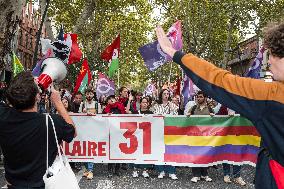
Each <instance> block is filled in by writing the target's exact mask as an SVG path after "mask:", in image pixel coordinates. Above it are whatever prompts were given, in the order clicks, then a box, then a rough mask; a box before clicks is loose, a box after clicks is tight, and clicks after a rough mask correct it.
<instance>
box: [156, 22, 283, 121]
mask: <svg viewBox="0 0 284 189" xmlns="http://www.w3.org/2000/svg"><path fill="white" fill-rule="evenodd" d="M156 33H157V37H158V41H159V43H160V45H161V48H162V49H163V51H164V52H166V53H167V54H169V55H170V56H172V57H173V60H174V62H176V63H178V64H179V65H180V66H181V67H182V68H183V70H184V72H185V73H186V74H187V75H188V76H189V77H190V78H191V79H192V81H193V82H194V83H195V84H196V85H197V87H199V88H200V89H201V90H203V91H204V92H205V93H206V94H207V95H209V96H211V97H213V98H214V99H215V100H216V101H218V102H220V103H221V104H224V105H225V106H227V107H229V108H231V109H233V110H235V111H236V112H239V113H240V114H243V115H245V116H246V117H247V118H248V119H250V120H251V121H256V120H258V119H259V118H261V117H262V116H263V114H264V113H265V110H266V107H267V105H269V104H270V103H269V101H278V102H281V103H284V98H283V94H284V89H283V87H280V83H278V82H271V83H266V82H264V81H262V80H258V79H251V78H242V77H239V76H235V75H233V74H231V73H230V72H228V71H226V70H223V69H220V68H218V67H216V66H215V65H213V64H211V63H209V62H207V61H205V60H203V59H200V58H198V57H196V56H194V55H193V54H184V53H182V52H180V51H176V50H175V49H173V48H172V45H171V43H170V41H169V40H168V38H167V37H166V34H165V33H164V31H163V29H162V28H161V27H158V28H157V30H156ZM279 90H283V91H282V92H280V91H279ZM280 94H282V95H280Z"/></svg>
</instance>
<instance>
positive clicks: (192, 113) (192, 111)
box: [190, 104, 197, 115]
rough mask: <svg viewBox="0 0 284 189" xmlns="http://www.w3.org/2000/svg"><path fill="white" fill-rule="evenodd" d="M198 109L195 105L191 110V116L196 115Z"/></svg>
mask: <svg viewBox="0 0 284 189" xmlns="http://www.w3.org/2000/svg"><path fill="white" fill-rule="evenodd" d="M196 108H197V105H196V104H195V105H194V106H193V107H192V109H191V112H190V114H191V115H194V112H195V110H196Z"/></svg>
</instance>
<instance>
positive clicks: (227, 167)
mask: <svg viewBox="0 0 284 189" xmlns="http://www.w3.org/2000/svg"><path fill="white" fill-rule="evenodd" d="M241 168H242V167H241V166H240V165H233V175H232V177H234V178H238V177H240V176H241ZM223 173H224V176H226V175H229V176H230V175H231V167H230V164H227V163H223Z"/></svg>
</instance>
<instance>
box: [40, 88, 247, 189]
mask: <svg viewBox="0 0 284 189" xmlns="http://www.w3.org/2000/svg"><path fill="white" fill-rule="evenodd" d="M60 94H61V100H62V103H63V105H64V107H65V109H66V110H67V112H68V113H86V114H88V115H95V114H162V115H186V116H191V115H210V116H214V115H230V116H233V115H234V114H235V113H234V111H232V110H230V109H228V108H226V107H224V106H223V105H221V104H219V103H217V102H215V101H214V100H212V99H210V98H207V96H206V94H204V93H203V92H202V91H198V92H197V93H196V94H195V95H194V97H193V98H192V100H191V101H189V102H188V103H187V104H184V103H183V100H182V98H181V96H180V95H178V94H175V91H172V90H171V89H170V88H169V87H168V88H163V89H161V90H160V92H159V93H158V95H157V97H155V96H149V95H148V96H145V95H143V93H142V92H136V91H133V90H129V89H128V88H127V87H121V88H120V89H119V90H118V96H115V95H110V96H105V95H102V96H100V98H99V99H97V97H96V92H95V90H93V89H92V88H91V87H89V88H87V89H86V90H85V91H84V93H81V92H77V93H75V94H74V95H73V96H72V95H71V91H69V90H68V89H67V88H62V89H60ZM38 112H39V113H56V109H55V108H54V107H53V105H52V103H50V101H49V98H48V95H47V94H46V93H42V94H41V96H40V100H39V102H38ZM83 165H84V166H83ZM71 166H72V168H73V169H77V170H78V169H82V167H83V169H84V173H83V176H84V177H86V178H87V179H89V180H91V179H93V177H94V175H93V171H94V168H95V164H94V163H93V162H88V163H84V164H82V165H81V164H80V163H71ZM107 167H108V177H109V178H111V177H113V176H114V175H115V176H119V175H120V172H121V170H123V169H124V170H125V169H131V170H132V171H133V172H132V176H133V177H134V178H136V177H139V173H140V174H141V175H142V176H143V177H144V178H149V177H150V175H149V172H148V171H149V169H153V168H154V169H155V170H156V171H157V173H158V178H159V179H163V178H164V177H165V176H168V177H169V178H170V179H173V180H176V179H178V175H177V174H176V168H175V167H174V166H171V165H156V166H153V165H140V164H119V163H109V164H108V166H107ZM215 168H216V167H215ZM207 169H208V168H205V167H202V168H198V167H195V168H192V174H193V177H192V178H191V182H193V183H196V182H198V181H200V180H205V181H207V182H211V181H212V179H211V178H210V176H209V175H208V172H207ZM223 173H224V182H226V183H230V182H232V181H234V182H235V183H237V184H239V185H242V186H244V185H246V183H245V181H244V180H243V179H242V177H241V175H240V173H241V166H236V165H233V172H232V173H231V171H230V165H229V164H223Z"/></svg>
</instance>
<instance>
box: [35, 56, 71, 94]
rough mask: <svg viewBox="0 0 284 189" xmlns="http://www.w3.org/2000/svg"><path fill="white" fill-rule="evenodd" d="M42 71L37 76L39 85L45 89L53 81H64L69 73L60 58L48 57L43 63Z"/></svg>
mask: <svg viewBox="0 0 284 189" xmlns="http://www.w3.org/2000/svg"><path fill="white" fill-rule="evenodd" d="M41 70H43V71H42V73H41V74H40V76H39V77H38V78H37V82H38V86H39V87H40V88H41V89H42V90H43V91H45V90H46V89H48V87H49V86H50V85H51V83H52V82H60V81H62V80H63V79H64V78H65V77H66V74H67V69H66V66H65V64H64V63H63V62H62V61H61V60H60V59H58V58H47V59H45V60H44V61H43V62H42V65H41Z"/></svg>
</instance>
